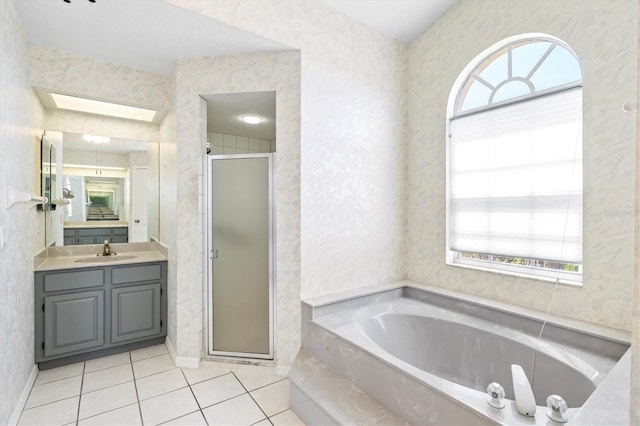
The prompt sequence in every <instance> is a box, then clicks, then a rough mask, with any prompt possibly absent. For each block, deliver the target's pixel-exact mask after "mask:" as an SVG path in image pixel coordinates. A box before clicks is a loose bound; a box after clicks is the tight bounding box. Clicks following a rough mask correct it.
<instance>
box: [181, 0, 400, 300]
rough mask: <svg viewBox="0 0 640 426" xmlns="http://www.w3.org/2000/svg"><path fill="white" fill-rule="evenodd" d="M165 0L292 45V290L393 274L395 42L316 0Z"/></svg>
mask: <svg viewBox="0 0 640 426" xmlns="http://www.w3.org/2000/svg"><path fill="white" fill-rule="evenodd" d="M169 1H170V2H171V3H174V4H176V5H178V6H181V7H185V8H187V9H190V10H192V11H194V12H198V13H201V14H204V15H207V16H210V17H212V18H214V19H217V20H219V21H222V22H225V23H227V24H230V25H234V26H237V27H239V28H242V29H244V30H247V31H251V32H254V33H256V34H258V35H261V36H264V37H268V38H271V39H273V40H275V41H278V42H280V43H283V44H287V45H289V46H292V47H293V48H297V49H300V54H301V62H302V74H301V77H300V78H301V82H300V84H301V88H302V101H301V117H302V122H301V146H300V149H301V182H300V183H301V241H302V242H301V261H302V264H301V268H302V282H301V296H302V297H303V298H306V297H311V296H315V295H319V294H326V293H331V292H335V291H339V290H344V289H348V288H355V287H361V286H363V285H369V284H374V283H379V282H386V281H391V280H394V279H398V278H402V277H403V276H404V266H403V251H402V249H403V231H404V224H405V215H404V209H403V205H404V203H403V197H404V187H405V168H404V163H403V158H404V143H403V141H404V129H405V127H404V126H405V120H406V117H405V110H404V103H403V96H402V95H403V85H404V83H405V82H404V65H405V63H404V58H405V57H404V55H403V53H404V50H403V47H402V46H401V45H400V44H399V43H398V42H396V41H394V40H392V39H391V38H390V37H388V36H386V35H383V34H382V33H380V32H378V31H376V30H374V29H372V28H369V27H366V26H364V25H362V24H360V23H357V22H356V21H354V20H353V19H351V18H349V17H347V16H344V15H341V14H339V13H337V12H335V11H334V10H333V9H331V8H330V7H328V6H326V5H324V4H322V3H320V2H317V1H288V0H268V1H264V0H236V1H225V2H218V1H198V0H169ZM280 148H281V141H280V138H279V137H278V152H280Z"/></svg>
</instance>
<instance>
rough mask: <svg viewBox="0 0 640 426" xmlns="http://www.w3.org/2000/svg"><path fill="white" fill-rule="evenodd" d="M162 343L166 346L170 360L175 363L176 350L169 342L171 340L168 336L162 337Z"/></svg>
mask: <svg viewBox="0 0 640 426" xmlns="http://www.w3.org/2000/svg"><path fill="white" fill-rule="evenodd" d="M164 344H165V345H166V346H167V350H168V351H169V356H170V357H171V360H172V361H173V363H174V364H175V363H176V350H175V348H174V347H173V345H172V344H171V340H169V337H165V338H164Z"/></svg>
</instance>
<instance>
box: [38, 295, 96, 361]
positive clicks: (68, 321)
mask: <svg viewBox="0 0 640 426" xmlns="http://www.w3.org/2000/svg"><path fill="white" fill-rule="evenodd" d="M44 308H45V309H44V316H45V320H44V356H55V355H60V354H64V353H67V352H74V351H80V350H85V349H91V348H95V347H97V346H102V345H103V344H104V291H103V290H95V291H85V292H80V293H71V294H62V295H58V296H47V297H45V298H44Z"/></svg>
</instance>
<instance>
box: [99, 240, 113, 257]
mask: <svg viewBox="0 0 640 426" xmlns="http://www.w3.org/2000/svg"><path fill="white" fill-rule="evenodd" d="M114 254H115V253H114V252H112V251H111V247H109V240H104V246H103V247H102V255H103V256H111V255H114Z"/></svg>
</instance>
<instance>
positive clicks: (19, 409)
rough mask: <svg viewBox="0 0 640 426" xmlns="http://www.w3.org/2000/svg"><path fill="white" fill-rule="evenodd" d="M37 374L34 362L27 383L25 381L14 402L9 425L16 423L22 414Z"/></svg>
mask: <svg viewBox="0 0 640 426" xmlns="http://www.w3.org/2000/svg"><path fill="white" fill-rule="evenodd" d="M37 376H38V365H37V364H34V365H33V368H32V369H31V373H29V378H28V379H27V383H25V385H24V388H23V389H22V393H21V394H20V398H19V399H18V402H17V403H16V406H15V408H14V409H13V414H12V415H11V418H10V419H9V426H14V425H17V424H18V421H20V416H21V415H22V410H23V409H24V406H25V404H26V403H27V398H29V393H30V392H31V388H32V387H33V384H34V383H35V382H36V377H37Z"/></svg>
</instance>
